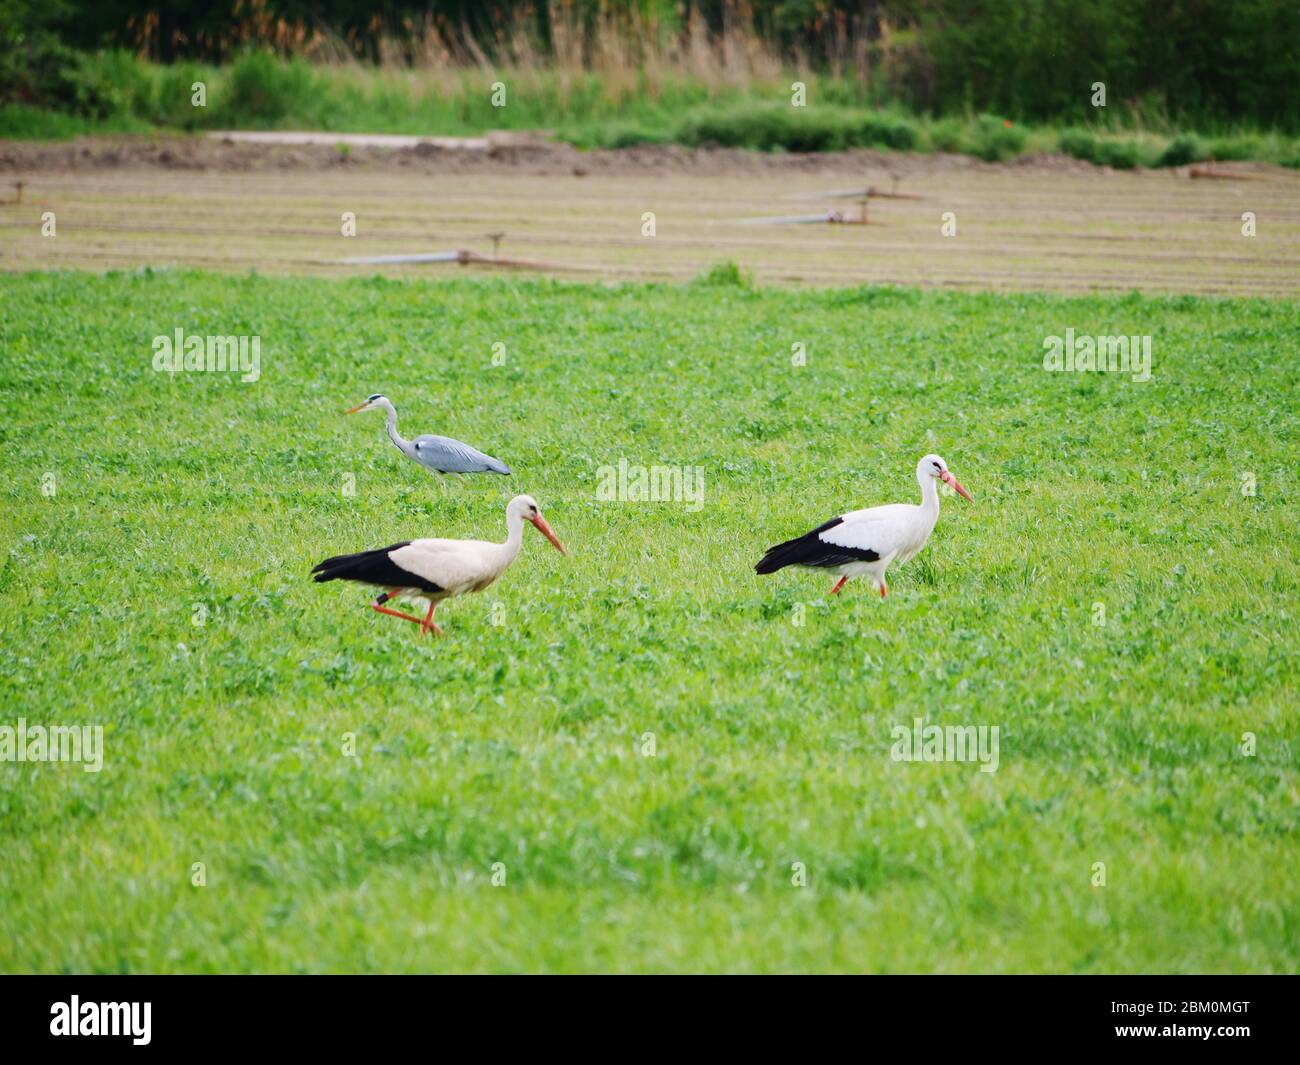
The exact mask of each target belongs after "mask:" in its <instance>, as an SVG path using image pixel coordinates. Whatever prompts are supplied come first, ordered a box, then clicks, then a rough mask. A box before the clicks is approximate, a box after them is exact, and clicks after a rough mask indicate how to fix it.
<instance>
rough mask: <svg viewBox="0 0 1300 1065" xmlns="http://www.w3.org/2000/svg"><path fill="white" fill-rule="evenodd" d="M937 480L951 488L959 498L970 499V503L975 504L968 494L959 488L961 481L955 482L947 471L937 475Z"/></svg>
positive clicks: (954, 478)
mask: <svg viewBox="0 0 1300 1065" xmlns="http://www.w3.org/2000/svg"><path fill="white" fill-rule="evenodd" d="M939 480H941V481H942V482H943V483H944V484H946V485H948V486H949V487H951V488H952V490H953V491H954V492H956V493H957V494H958V495H959V496H965V497H966V498H967V499H970V501H971V502H972V503H974V502H975V500H973V499H971V498H970V493H969V492H968V491H966V489H964V488H963V487H962V486H961V481H959V480H957V478H956V477H954V476H953V475H952V473H951V472H950V471H949V470H944V471H943V473H941V474H939Z"/></svg>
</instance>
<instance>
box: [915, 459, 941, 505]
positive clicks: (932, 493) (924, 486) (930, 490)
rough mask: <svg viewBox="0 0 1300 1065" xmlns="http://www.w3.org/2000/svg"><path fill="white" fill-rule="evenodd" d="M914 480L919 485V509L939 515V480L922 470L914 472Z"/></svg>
mask: <svg viewBox="0 0 1300 1065" xmlns="http://www.w3.org/2000/svg"><path fill="white" fill-rule="evenodd" d="M916 479H917V481H918V482H920V485H921V509H922V510H925V511H929V512H932V513H934V514H936V515H937V514H938V513H939V479H938V478H937V477H932V476H930V473H929V472H928V471H927V470H926V469H924V468H921V469H918V470H917V471H916Z"/></svg>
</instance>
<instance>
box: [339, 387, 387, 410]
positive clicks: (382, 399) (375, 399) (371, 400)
mask: <svg viewBox="0 0 1300 1065" xmlns="http://www.w3.org/2000/svg"><path fill="white" fill-rule="evenodd" d="M376 407H392V404H391V403H389V402H388V397H387V396H385V395H383V394H381V393H379V392H376V393H375V394H374V395H373V396H368V397H367V398H366V401H365V402H364V403H358V404H357V405H356V406H355V407H353V408H352V409H351V410H345V411H344V412H343V413H344V414H356V413H357V412H358V411H363V410H374V409H375V408H376Z"/></svg>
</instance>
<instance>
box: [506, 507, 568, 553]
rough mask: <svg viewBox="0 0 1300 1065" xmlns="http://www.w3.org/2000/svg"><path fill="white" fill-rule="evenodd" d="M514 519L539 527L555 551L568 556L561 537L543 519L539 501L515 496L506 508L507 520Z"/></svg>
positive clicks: (539, 530) (538, 529)
mask: <svg viewBox="0 0 1300 1065" xmlns="http://www.w3.org/2000/svg"><path fill="white" fill-rule="evenodd" d="M512 518H523V519H524V521H531V522H532V523H533V525H535V526H536V527H537V531H538V532H539V533H541V534H542V535H543V536H545V537H546V539H548V540H550V541H551V543H553V544H554V545H555V550H557V551H558V552H559V553H560V554H562V555H565V554H568V552H567V551H565V550H564V545H563V544H562V543H560V540H559V537H557V536H556V535H555V533H554V532H553V531H552V529H551V527H550V525H549V524H547V521H546V519H545V518H543V517H542V510H541V507H539V506H538V505H537V500H535V499H534V498H533V497H532V496H515V498H514V499H512V500H510V502H509V504H508V505H507V506H506V520H507V521H509V520H510V519H512Z"/></svg>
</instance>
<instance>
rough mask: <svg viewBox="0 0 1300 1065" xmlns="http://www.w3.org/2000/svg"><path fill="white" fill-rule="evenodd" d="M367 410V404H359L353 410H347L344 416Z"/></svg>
mask: <svg viewBox="0 0 1300 1065" xmlns="http://www.w3.org/2000/svg"><path fill="white" fill-rule="evenodd" d="M366 402H369V400H367V401H366ZM365 409H366V404H365V403H358V404H357V405H356V406H355V407H353V408H352V409H351V410H345V411H344V412H343V413H344V414H356V412H357V411H359V410H365Z"/></svg>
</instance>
